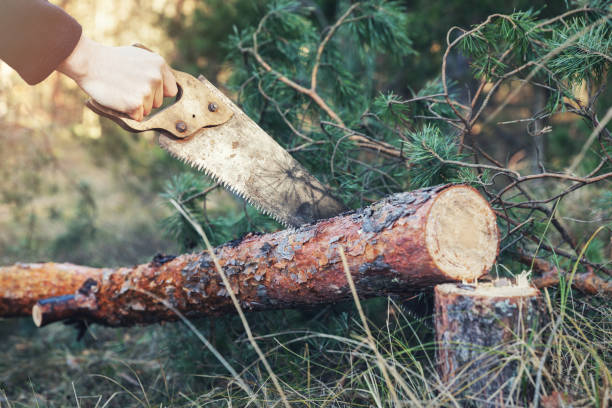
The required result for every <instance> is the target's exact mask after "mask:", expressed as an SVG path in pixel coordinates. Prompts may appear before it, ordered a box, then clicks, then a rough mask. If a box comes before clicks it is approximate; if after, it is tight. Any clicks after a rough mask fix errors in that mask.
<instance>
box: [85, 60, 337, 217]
mask: <svg viewBox="0 0 612 408" xmlns="http://www.w3.org/2000/svg"><path fill="white" fill-rule="evenodd" d="M174 74H175V77H176V79H177V85H178V88H179V95H178V96H177V101H176V102H175V103H174V104H172V105H170V106H168V107H167V108H164V109H163V110H161V111H159V112H157V113H155V114H154V115H151V116H150V117H148V118H147V119H146V120H144V121H142V122H137V121H135V120H132V119H130V118H129V117H127V116H126V115H124V114H121V113H118V112H115V111H113V110H110V109H108V108H105V107H104V106H101V105H99V104H97V103H96V102H95V101H93V100H89V101H88V102H87V106H88V107H89V108H91V109H92V110H93V111H94V112H96V113H98V114H100V115H102V116H106V117H108V118H110V119H112V120H114V121H115V122H117V123H118V124H119V125H121V126H122V127H123V128H125V129H127V130H130V131H133V132H143V131H147V130H158V131H160V136H159V144H160V145H161V147H162V148H164V149H165V150H167V151H168V152H169V153H170V154H171V155H173V156H174V157H176V158H178V159H181V160H183V161H185V162H186V163H188V164H189V165H191V166H193V167H195V168H197V169H199V170H201V171H204V173H206V174H207V175H209V176H210V177H212V178H214V179H215V180H217V181H220V182H221V183H222V184H223V185H224V186H225V187H226V188H227V189H229V190H230V191H232V192H234V193H235V194H237V195H238V196H240V197H242V198H244V199H246V200H247V201H248V202H249V203H250V204H252V205H253V206H254V207H256V208H258V209H259V210H260V211H262V212H264V213H266V214H268V215H271V216H272V217H273V218H275V219H276V220H277V221H279V222H281V223H282V224H285V225H287V226H299V225H302V224H305V223H308V222H312V221H316V220H318V219H323V218H329V217H332V216H335V215H337V214H339V213H341V212H342V211H343V210H345V207H344V205H343V204H342V203H341V202H340V201H338V200H337V199H336V198H334V197H333V196H332V195H331V194H330V193H329V191H328V189H327V188H325V187H324V186H323V185H322V184H321V183H320V182H319V181H318V180H317V179H315V178H314V177H313V176H312V175H311V174H310V173H309V172H308V171H307V170H306V169H305V168H304V167H303V166H302V165H301V164H299V163H298V162H297V161H296V160H295V159H294V158H293V157H292V156H291V155H290V154H289V153H288V152H287V151H286V150H285V149H283V148H282V147H281V146H280V145H279V144H278V143H276V141H275V140H274V139H272V137H270V135H268V134H267V133H266V132H264V131H263V130H262V129H261V128H260V127H259V126H258V125H257V124H256V123H255V122H254V121H253V120H251V119H250V118H249V117H248V116H247V115H246V114H245V113H244V112H242V110H240V109H239V108H238V107H237V106H236V105H235V104H234V103H233V102H232V101H231V100H230V99H229V98H227V97H226V96H225V95H224V94H223V93H221V91H219V90H218V89H217V88H215V87H214V86H213V85H212V84H211V83H210V82H208V80H206V78H204V77H203V76H200V77H199V78H198V79H196V78H194V77H193V76H191V75H189V74H187V73H185V72H180V71H174Z"/></svg>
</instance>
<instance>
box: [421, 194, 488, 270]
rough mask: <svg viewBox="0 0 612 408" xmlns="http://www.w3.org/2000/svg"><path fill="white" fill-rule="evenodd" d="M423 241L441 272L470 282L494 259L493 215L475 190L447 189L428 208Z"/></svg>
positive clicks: (486, 268) (486, 203)
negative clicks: (429, 208)
mask: <svg viewBox="0 0 612 408" xmlns="http://www.w3.org/2000/svg"><path fill="white" fill-rule="evenodd" d="M426 242H427V249H428V250H429V253H430V255H431V257H432V259H433V260H434V262H435V263H436V265H437V266H438V268H439V269H440V270H441V271H442V272H444V273H445V274H446V275H447V276H449V277H451V278H453V279H457V280H470V281H474V280H476V279H477V278H479V277H480V276H482V275H483V274H484V273H486V272H487V271H489V269H491V267H492V266H493V263H494V262H495V258H496V257H497V252H498V248H499V233H498V230H497V222H496V218H495V213H494V212H493V210H492V209H491V207H490V206H489V203H488V202H487V201H486V200H485V199H484V198H483V197H482V196H481V195H480V194H479V193H478V192H477V191H476V190H475V189H473V188H471V187H466V186H456V187H451V188H448V189H446V190H444V191H443V192H441V193H440V195H439V197H437V198H436V200H435V202H434V203H433V205H432V207H431V210H430V213H429V217H428V220H427V227H426Z"/></svg>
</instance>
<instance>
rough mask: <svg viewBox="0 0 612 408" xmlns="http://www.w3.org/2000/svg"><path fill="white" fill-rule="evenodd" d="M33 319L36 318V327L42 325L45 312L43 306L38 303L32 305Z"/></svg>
mask: <svg viewBox="0 0 612 408" xmlns="http://www.w3.org/2000/svg"><path fill="white" fill-rule="evenodd" d="M32 320H34V324H35V325H36V327H41V326H42V323H43V312H42V309H41V307H40V306H39V305H38V304H36V305H34V306H33V307H32Z"/></svg>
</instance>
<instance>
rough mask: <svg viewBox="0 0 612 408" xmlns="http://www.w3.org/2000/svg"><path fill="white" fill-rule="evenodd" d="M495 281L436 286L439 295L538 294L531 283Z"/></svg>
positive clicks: (492, 295) (497, 295)
mask: <svg viewBox="0 0 612 408" xmlns="http://www.w3.org/2000/svg"><path fill="white" fill-rule="evenodd" d="M495 284H496V283H495V282H486V283H479V284H477V285H460V284H456V283H445V284H442V285H438V286H436V291H437V292H439V293H440V295H444V296H446V295H451V294H454V295H461V296H470V297H492V298H494V297H499V298H508V297H512V298H521V297H533V296H537V295H538V293H539V292H538V289H536V288H535V287H533V286H531V285H508V286H495Z"/></svg>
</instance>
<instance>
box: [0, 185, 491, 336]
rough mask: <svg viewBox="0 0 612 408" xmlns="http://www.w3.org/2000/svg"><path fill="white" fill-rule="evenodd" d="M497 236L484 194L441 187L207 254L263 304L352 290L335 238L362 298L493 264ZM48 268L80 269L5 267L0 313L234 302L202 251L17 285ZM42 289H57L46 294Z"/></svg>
mask: <svg viewBox="0 0 612 408" xmlns="http://www.w3.org/2000/svg"><path fill="white" fill-rule="evenodd" d="M498 245H499V237H498V230H497V224H496V219H495V216H494V213H493V211H492V210H491V208H490V207H489V204H488V203H487V201H486V200H485V199H484V198H483V197H482V196H481V195H480V194H479V193H478V192H477V191H476V190H475V189H473V188H471V187H468V186H463V185H444V186H438V187H433V188H427V189H421V190H416V191H413V192H406V193H399V194H395V195H392V196H389V197H387V198H385V199H383V200H381V201H379V202H377V203H375V204H373V205H371V206H370V207H367V208H363V209H360V210H357V211H351V212H348V213H344V214H341V215H339V216H337V217H334V218H331V219H327V220H323V221H320V222H317V223H315V224H308V225H304V226H302V227H300V228H297V229H288V230H284V231H279V232H276V233H271V234H265V235H254V234H250V235H247V236H246V237H244V238H243V239H241V240H238V241H233V242H230V243H227V244H225V245H222V246H220V247H217V248H216V249H215V250H214V251H215V255H216V256H217V258H218V259H219V261H220V264H221V266H222V268H223V272H224V273H225V274H226V275H227V277H228V279H229V281H230V282H231V290H232V291H233V292H234V293H235V294H236V296H237V298H238V300H239V302H240V304H241V306H242V307H243V308H244V309H245V310H265V309H278V308H293V307H298V306H301V305H313V304H320V303H329V302H334V301H338V300H342V299H346V298H349V297H350V289H349V286H348V282H347V280H346V275H345V273H344V271H343V267H342V263H341V261H340V256H339V250H338V248H339V247H340V246H342V247H343V248H344V250H345V253H346V257H347V261H348V266H349V268H350V272H351V275H352V278H353V280H354V282H355V285H356V288H357V290H358V292H359V294H360V296H364V297H368V296H377V295H387V294H394V293H402V292H406V291H409V290H413V289H415V288H422V287H426V286H432V285H435V284H437V283H441V282H448V281H456V280H461V279H469V280H474V279H476V278H478V277H480V276H482V275H483V274H485V273H486V272H487V271H488V270H489V269H490V267H491V266H492V265H493V262H494V261H495V258H496V255H497V251H498ZM48 268H50V269H51V270H52V271H53V272H54V273H59V272H60V271H61V273H65V274H70V273H71V268H74V271H81V269H79V268H80V267H77V266H71V265H61V266H58V265H55V264H51V265H49V264H36V265H16V266H13V267H9V268H0V284H1V286H0V288H1V289H0V316H7V315H23V314H26V313H30V309H29V308H31V307H32V306H34V304H35V303H36V302H37V301H39V300H40V302H38V303H37V304H36V306H35V307H34V313H33V314H34V317H35V321H36V323H37V324H38V325H44V324H47V323H50V322H53V321H57V320H61V319H65V318H68V317H72V318H75V317H76V318H85V319H88V320H90V321H94V322H98V323H102V324H106V325H111V326H123V325H132V324H137V323H152V322H158V321H164V320H176V318H177V316H176V315H175V313H174V312H173V311H172V310H169V308H168V307H166V306H165V305H164V304H163V303H160V302H159V301H158V300H156V299H155V298H154V297H152V296H150V294H148V293H152V294H153V295H155V297H158V298H162V299H166V300H167V302H169V303H170V304H171V305H172V306H173V307H174V308H176V309H177V310H179V311H180V312H182V313H183V314H184V315H186V316H188V317H190V316H191V317H196V316H210V315H220V314H225V313H231V312H233V311H234V306H233V304H232V302H231V299H230V297H229V292H228V289H230V288H227V287H225V286H224V285H223V282H222V280H221V278H220V276H219V273H218V271H217V270H215V267H214V264H213V262H212V258H211V255H210V254H209V253H208V252H202V253H197V254H187V255H181V256H178V257H174V258H166V259H159V258H158V259H156V260H154V261H153V262H151V263H148V264H143V265H138V266H135V267H129V268H117V269H87V271H88V273H87V274H80V275H79V277H80V278H82V281H81V286H77V287H75V286H70V285H66V286H65V287H61V286H58V287H56V288H54V290H50V288H49V287H47V288H46V290H45V291H44V292H42V293H40V294H37V293H36V292H35V291H30V292H28V291H23V290H21V291H18V293H14V292H13V291H12V288H13V287H12V286H11V285H12V283H11V282H12V281H13V280H18V281H19V280H23V279H25V280H28V279H29V278H28V276H29V275H32V276H36V279H40V277H41V276H42V275H44V273H45V270H46V269H48ZM67 281H69V280H67V279H63V280H62V279H58V282H67ZM71 282H72V281H71ZM52 284H53V283H52V282H50V285H51V286H52ZM53 291H55V293H52V292H53ZM41 294H42V296H40V295H41ZM65 295H71V296H65ZM20 296H21V297H22V298H19V297H20ZM49 296H62V297H61V298H57V299H46V300H43V298H46V297H49Z"/></svg>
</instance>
